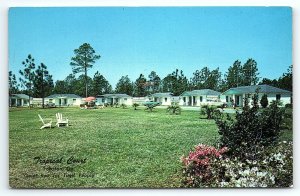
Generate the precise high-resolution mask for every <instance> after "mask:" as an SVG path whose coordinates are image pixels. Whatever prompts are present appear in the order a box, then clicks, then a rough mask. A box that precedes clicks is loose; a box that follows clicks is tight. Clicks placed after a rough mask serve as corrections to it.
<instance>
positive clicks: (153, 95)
mask: <svg viewBox="0 0 300 196" xmlns="http://www.w3.org/2000/svg"><path fill="white" fill-rule="evenodd" d="M172 96H173V95H172V93H170V92H168V93H154V94H151V95H149V97H172Z"/></svg>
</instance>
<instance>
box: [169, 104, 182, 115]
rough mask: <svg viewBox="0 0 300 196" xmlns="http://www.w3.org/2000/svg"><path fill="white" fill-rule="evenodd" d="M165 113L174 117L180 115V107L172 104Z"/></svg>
mask: <svg viewBox="0 0 300 196" xmlns="http://www.w3.org/2000/svg"><path fill="white" fill-rule="evenodd" d="M167 112H169V113H170V114H176V115H178V114H181V107H180V106H179V105H178V103H172V104H171V105H170V106H168V108H167Z"/></svg>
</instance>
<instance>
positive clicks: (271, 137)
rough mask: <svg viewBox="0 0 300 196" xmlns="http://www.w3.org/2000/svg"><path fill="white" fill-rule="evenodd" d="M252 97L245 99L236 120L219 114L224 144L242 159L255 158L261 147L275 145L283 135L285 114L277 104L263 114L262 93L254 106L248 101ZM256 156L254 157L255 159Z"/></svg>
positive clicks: (256, 97) (255, 100)
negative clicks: (260, 103)
mask: <svg viewBox="0 0 300 196" xmlns="http://www.w3.org/2000/svg"><path fill="white" fill-rule="evenodd" d="M248 98H249V95H248V96H247V97H246V98H245V99H244V106H243V108H242V112H241V113H239V112H236V115H235V117H231V116H229V115H227V116H222V115H218V116H217V117H216V118H215V120H216V124H217V126H218V128H219V134H220V135H221V137H220V142H221V145H222V146H225V145H226V146H227V147H228V148H229V151H230V152H231V153H233V154H234V155H236V156H238V157H244V158H250V157H249V156H248V155H250V156H255V155H256V154H255V153H252V152H255V151H256V149H257V148H259V147H260V146H268V145H270V144H272V143H273V142H274V141H275V140H276V139H277V138H278V137H279V133H280V124H281V121H282V114H283V111H282V110H281V109H280V108H279V107H278V105H277V102H272V103H271V105H270V107H269V108H267V109H265V110H264V111H262V112H260V111H259V110H258V93H255V94H254V96H253V97H252V107H250V106H249V104H248V103H249V102H248ZM254 158H255V157H252V159H254Z"/></svg>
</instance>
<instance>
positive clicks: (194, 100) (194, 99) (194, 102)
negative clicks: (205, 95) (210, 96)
mask: <svg viewBox="0 0 300 196" xmlns="http://www.w3.org/2000/svg"><path fill="white" fill-rule="evenodd" d="M194 105H196V97H193V106H194Z"/></svg>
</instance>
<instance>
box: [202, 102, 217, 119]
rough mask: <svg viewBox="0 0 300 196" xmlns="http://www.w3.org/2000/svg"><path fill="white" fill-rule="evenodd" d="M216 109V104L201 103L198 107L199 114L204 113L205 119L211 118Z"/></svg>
mask: <svg viewBox="0 0 300 196" xmlns="http://www.w3.org/2000/svg"><path fill="white" fill-rule="evenodd" d="M217 111H218V110H217V107H216V106H209V105H203V106H202V107H201V108H200V115H205V116H206V118H207V119H213V118H214V116H215V115H214V114H215V113H216V112H217Z"/></svg>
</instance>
